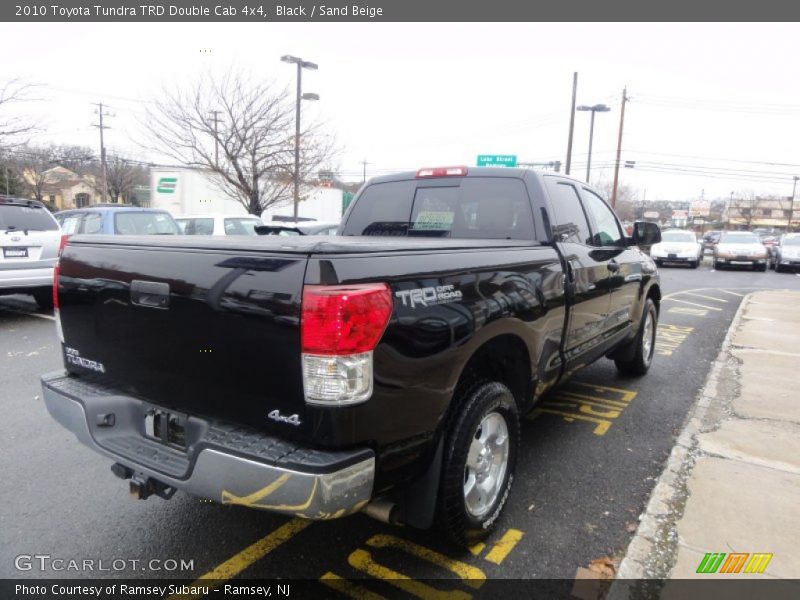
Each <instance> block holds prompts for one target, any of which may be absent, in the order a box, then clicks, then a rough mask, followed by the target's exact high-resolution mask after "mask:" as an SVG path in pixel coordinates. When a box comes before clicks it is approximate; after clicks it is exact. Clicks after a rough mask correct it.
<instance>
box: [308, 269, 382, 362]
mask: <svg viewBox="0 0 800 600" xmlns="http://www.w3.org/2000/svg"><path fill="white" fill-rule="evenodd" d="M391 314H392V293H391V291H390V290H389V286H388V285H386V284H385V283H379V284H359V285H307V286H305V287H304V288H303V309H302V317H301V322H300V337H301V341H302V348H303V352H304V353H308V354H322V355H343V354H356V353H359V352H369V351H370V350H372V349H374V348H375V346H377V345H378V342H379V341H380V339H381V336H382V335H383V331H384V329H386V324H387V323H388V322H389V317H390V316H391Z"/></svg>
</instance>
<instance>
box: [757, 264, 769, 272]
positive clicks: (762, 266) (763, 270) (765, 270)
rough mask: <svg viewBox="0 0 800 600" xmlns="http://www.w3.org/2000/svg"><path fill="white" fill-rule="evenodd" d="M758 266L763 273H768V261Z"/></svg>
mask: <svg viewBox="0 0 800 600" xmlns="http://www.w3.org/2000/svg"><path fill="white" fill-rule="evenodd" d="M756 268H757V269H758V270H759V271H761V272H762V273H766V272H767V264H766V263H764V264H763V265H759V266H758V267H756Z"/></svg>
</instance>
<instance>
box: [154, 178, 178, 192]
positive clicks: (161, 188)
mask: <svg viewBox="0 0 800 600" xmlns="http://www.w3.org/2000/svg"><path fill="white" fill-rule="evenodd" d="M176 187H178V178H177V177H162V178H161V179H159V180H158V186H156V191H157V192H158V193H159V194H174V193H175V188H176Z"/></svg>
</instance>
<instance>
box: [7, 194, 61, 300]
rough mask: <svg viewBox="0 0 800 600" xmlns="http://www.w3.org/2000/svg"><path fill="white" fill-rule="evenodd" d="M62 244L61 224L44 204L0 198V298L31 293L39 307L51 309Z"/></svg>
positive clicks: (19, 199) (21, 199)
mask: <svg viewBox="0 0 800 600" xmlns="http://www.w3.org/2000/svg"><path fill="white" fill-rule="evenodd" d="M61 242H62V235H61V230H60V229H59V227H58V222H57V221H56V220H55V219H54V218H53V215H52V214H50V211H49V210H47V208H46V207H45V205H44V204H42V203H41V202H38V201H36V200H27V199H24V198H13V197H10V196H2V197H0V295H5V294H30V295H32V296H33V298H34V300H36V304H38V305H39V307H40V308H43V309H50V308H52V307H53V268H54V267H55V264H56V260H57V259H58V252H59V250H60V248H61Z"/></svg>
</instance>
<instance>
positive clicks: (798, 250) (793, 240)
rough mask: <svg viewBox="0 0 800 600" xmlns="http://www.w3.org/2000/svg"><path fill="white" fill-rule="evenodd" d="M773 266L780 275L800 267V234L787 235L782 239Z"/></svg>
mask: <svg viewBox="0 0 800 600" xmlns="http://www.w3.org/2000/svg"><path fill="white" fill-rule="evenodd" d="M772 265H773V267H774V268H775V271H776V272H778V273H780V272H781V271H789V270H795V269H797V267H800V233H785V234H783V235H782V236H781V237H780V239H779V241H778V243H777V244H776V246H775V254H774V255H773V257H772Z"/></svg>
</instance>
